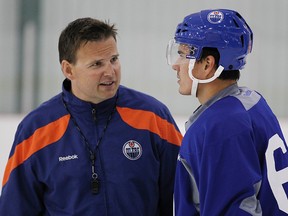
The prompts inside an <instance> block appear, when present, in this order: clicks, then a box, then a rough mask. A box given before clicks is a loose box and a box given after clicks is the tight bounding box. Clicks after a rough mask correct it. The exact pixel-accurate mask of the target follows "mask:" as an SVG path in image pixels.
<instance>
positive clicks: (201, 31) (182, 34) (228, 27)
mask: <svg viewBox="0 0 288 216" xmlns="http://www.w3.org/2000/svg"><path fill="white" fill-rule="evenodd" d="M173 41H174V42H175V43H177V44H178V45H179V44H186V45H188V46H190V47H191V51H192V52H191V53H190V54H189V55H188V56H186V57H187V58H191V59H192V58H195V59H196V60H199V59H200V57H201V53H202V49H203V48H204V47H210V48H217V49H218V51H219V53H220V60H219V65H221V66H223V67H224V70H239V69H242V68H243V67H244V65H245V64H246V55H247V54H248V53H250V52H251V50H252V45H253V33H252V30H251V29H250V27H249V26H248V24H247V23H246V21H245V20H244V18H243V17H242V16H241V15H240V14H239V13H238V12H236V11H233V10H228V9H217V10H203V11H200V12H198V13H194V14H191V15H188V16H186V17H185V18H184V20H183V22H182V23H180V24H178V26H177V29H176V33H175V37H174V40H173ZM170 44H171V43H170Z"/></svg>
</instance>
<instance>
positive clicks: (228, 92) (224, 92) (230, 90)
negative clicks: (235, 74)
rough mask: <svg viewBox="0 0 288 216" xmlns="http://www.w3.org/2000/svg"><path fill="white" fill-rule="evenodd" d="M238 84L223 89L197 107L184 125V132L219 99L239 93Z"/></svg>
mask: <svg viewBox="0 0 288 216" xmlns="http://www.w3.org/2000/svg"><path fill="white" fill-rule="evenodd" d="M239 91H240V90H239V87H238V84H237V83H235V84H233V85H230V86H228V87H227V88H225V89H223V90H222V91H220V92H218V94H216V95H214V96H213V97H212V98H211V99H209V100H208V101H207V102H206V103H205V104H202V105H201V106H199V107H198V108H197V109H196V110H195V111H194V113H193V115H192V116H190V118H189V120H188V121H187V122H186V123H185V130H186V131H187V130H188V128H189V127H190V126H191V125H192V124H193V123H194V122H195V121H196V120H197V119H198V117H199V116H200V115H201V113H203V112H204V111H205V110H206V109H207V108H208V107H210V106H211V105H212V104H214V103H215V102H216V101H218V100H220V99H221V98H224V97H226V96H229V95H232V94H236V93H237V92H239Z"/></svg>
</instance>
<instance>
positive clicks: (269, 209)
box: [175, 84, 288, 216]
mask: <svg viewBox="0 0 288 216" xmlns="http://www.w3.org/2000/svg"><path fill="white" fill-rule="evenodd" d="M287 197H288V153H287V144H286V141H285V139H284V137H283V134H282V131H281V128H280V125H279V123H278V120H277V118H276V117H275V115H274V114H273V112H272V111H271V109H270V108H269V106H268V105H267V103H266V101H265V99H264V98H263V97H262V96H261V95H260V94H258V93H257V92H255V91H252V90H249V89H247V88H239V87H238V86H237V84H234V85H232V86H229V87H228V88H226V89H224V90H223V91H221V92H220V93H219V94H217V95H216V96H214V97H213V98H212V99H211V100H209V101H208V102H207V103H206V104H203V105H202V106H201V107H200V108H199V109H198V110H197V111H196V112H195V113H194V114H193V115H192V116H191V117H190V119H189V121H188V122H187V124H186V134H185V136H184V138H183V142H182V146H181V148H180V153H179V156H178V164H177V171H176V180H175V208H176V215H177V216H186V215H189V216H192V215H201V216H214V215H217V216H218V215H221V216H226V215H227V216H231V215H237V216H239V215H255V216H256V215H257V216H258V215H264V216H265V215H267V216H276V215H277V216H282V215H288V199H287Z"/></svg>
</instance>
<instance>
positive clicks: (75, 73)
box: [62, 37, 121, 104]
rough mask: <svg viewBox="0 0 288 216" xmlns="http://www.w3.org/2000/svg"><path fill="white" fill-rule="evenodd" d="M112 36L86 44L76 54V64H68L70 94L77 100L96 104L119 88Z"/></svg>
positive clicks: (119, 69) (117, 55)
mask: <svg viewBox="0 0 288 216" xmlns="http://www.w3.org/2000/svg"><path fill="white" fill-rule="evenodd" d="M118 57H119V54H118V50H117V44H116V41H115V39H114V38H113V37H110V38H109V39H107V40H103V41H97V42H93V41H90V42H87V43H85V44H83V45H82V46H81V47H80V48H79V49H78V51H77V54H76V63H75V64H70V63H68V64H69V65H68V69H69V73H68V74H67V73H65V72H64V70H65V69H64V70H63V63H62V70H63V72H64V75H65V76H66V77H67V78H68V79H70V80H71V83H72V93H73V94H74V95H75V96H76V97H78V98H80V99H81V100H84V101H88V102H92V103H95V104H97V103H100V102H102V101H104V100H107V99H109V98H112V97H113V96H114V95H115V94H116V92H117V89H118V87H119V85H120V79H121V65H120V61H119V58H118Z"/></svg>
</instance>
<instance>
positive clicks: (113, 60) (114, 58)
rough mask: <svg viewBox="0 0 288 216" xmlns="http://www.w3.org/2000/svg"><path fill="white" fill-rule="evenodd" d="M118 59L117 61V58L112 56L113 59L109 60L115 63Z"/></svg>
mask: <svg viewBox="0 0 288 216" xmlns="http://www.w3.org/2000/svg"><path fill="white" fill-rule="evenodd" d="M118 59H119V57H118V56H114V57H113V58H112V59H111V62H116V61H117V60H118Z"/></svg>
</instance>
